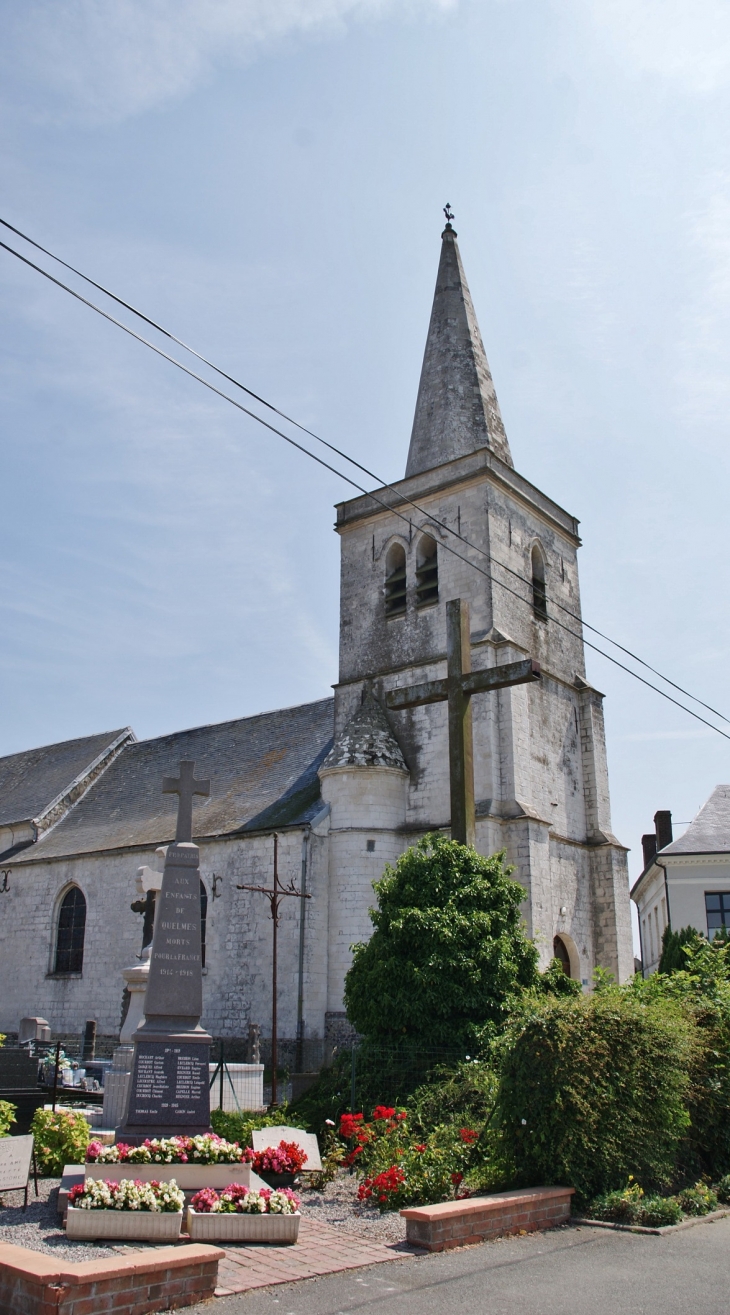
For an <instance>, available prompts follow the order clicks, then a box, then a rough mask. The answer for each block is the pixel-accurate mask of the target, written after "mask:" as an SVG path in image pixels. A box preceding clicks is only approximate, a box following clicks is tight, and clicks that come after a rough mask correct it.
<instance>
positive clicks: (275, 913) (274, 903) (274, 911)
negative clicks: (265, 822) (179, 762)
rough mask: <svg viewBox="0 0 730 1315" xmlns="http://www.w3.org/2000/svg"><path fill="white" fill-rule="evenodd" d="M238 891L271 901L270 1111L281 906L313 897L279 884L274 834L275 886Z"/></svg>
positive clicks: (273, 1105) (273, 1090) (275, 1048)
mask: <svg viewBox="0 0 730 1315" xmlns="http://www.w3.org/2000/svg"><path fill="white" fill-rule="evenodd" d="M236 889H237V890H253V891H256V892H257V894H259V895H265V896H266V898H267V899H268V901H269V907H270V909H271V917H272V920H273V923H274V944H273V950H272V975H271V993H272V998H271V1104H270V1106H269V1109H276V1106H277V1105H278V1103H279V1102H278V1100H277V1090H276V1070H277V1067H278V1063H279V1046H278V1037H277V1022H278V1020H277V1016H276V997H277V995H278V986H277V949H278V946H277V931H278V928H279V905H280V903H281V901H282V898H283V897H284V896H285V895H293V896H294V898H295V899H311V898H312V896H311V895H307V894H305V893H304V892H303V891H301V890H297V889H296V887H295V885H294V882H293V881H290V882H289V885H288V886H282V885H281V884H280V882H279V837H278V835H277V834H276V833H274V885H273V888H272V887H270V886H237V887H236Z"/></svg>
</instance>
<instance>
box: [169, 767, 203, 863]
mask: <svg viewBox="0 0 730 1315" xmlns="http://www.w3.org/2000/svg"><path fill="white" fill-rule="evenodd" d="M162 793H163V794H176V795H178V805H177V829H176V831H175V843H176V844H179V843H183V844H184V843H186V842H187V843H188V844H189V843H190V842H191V840H192V838H193V795H196V794H203V795H209V794H210V781H196V779H195V763H194V762H191V761H190V760H184V761H183V762H181V763H180V775H179V776H163V778H162Z"/></svg>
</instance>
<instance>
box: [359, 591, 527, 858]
mask: <svg viewBox="0 0 730 1315" xmlns="http://www.w3.org/2000/svg"><path fill="white" fill-rule="evenodd" d="M446 670H447V673H448V674H447V676H446V679H445V680H429V681H426V682H425V683H424V684H423V685H409V686H406V687H405V688H403V689H392V690H390V692H389V693H388V694H386V696H385V702H386V705H387V706H388V707H389V708H393V710H394V711H395V710H402V709H404V708H418V707H420V706H421V705H422V704H424V703H447V704H448V709H449V780H450V787H451V838H452V840H458V841H459V843H460V844H461V845H473V844H474V841H475V824H474V751H473V747H472V727H471V697H472V694H481V693H483V692H486V691H487V690H490V689H505V688H506V687H508V686H510V685H525V684H531V683H532V682H533V681H535V680H539V679H540V664H539V662H535V660H534V659H533V658H525V659H524V660H523V661H522V662H508V663H506V664H505V665H504V666H502V667H487V668H486V669H485V670H482V671H472V669H471V632H470V625H469V604H468V603H467V602H464V601H463V600H462V599H461V598H452V599H451V601H450V602H448V603H447V604H446Z"/></svg>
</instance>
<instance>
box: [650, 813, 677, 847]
mask: <svg viewBox="0 0 730 1315" xmlns="http://www.w3.org/2000/svg"><path fill="white" fill-rule="evenodd" d="M654 826H655V828H656V847H657V850H660V849H664V848H665V846H666V845H671V843H672V840H673V839H674V837H673V835H672V814H671V813H670V812H669V811H668V810H666V811H665V812H659V813H655V814H654Z"/></svg>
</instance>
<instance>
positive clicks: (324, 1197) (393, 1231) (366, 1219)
mask: <svg viewBox="0 0 730 1315" xmlns="http://www.w3.org/2000/svg"><path fill="white" fill-rule="evenodd" d="M357 1187H358V1182H357V1178H356V1177H355V1175H354V1174H352V1175H350V1174H349V1173H348V1172H347V1170H346V1169H340V1170H339V1171H338V1174H337V1177H336V1178H335V1180H334V1182H331V1183H328V1184H327V1186H326V1187H325V1188H324V1190H323V1191H321V1192H314V1191H309V1190H305V1191H303V1192H302V1193H301V1197H302V1214H306V1215H309V1216H310V1217H311V1218H312V1219H321V1220H322V1222H323V1223H325V1224H333V1225H334V1226H335V1228H346V1229H347V1230H348V1231H350V1232H355V1233H359V1235H360V1237H363V1238H366V1237H369V1238H372V1239H373V1241H378V1242H405V1240H406V1221H405V1219H401V1217H400V1215H399V1214H398V1211H397V1210H395V1211H393V1212H392V1213H390V1214H386V1215H381V1214H380V1213H379V1211H378V1210H377V1209H376V1208H375V1207H374V1206H372V1205H366V1204H364V1203H362V1202H360V1201H358V1199H357Z"/></svg>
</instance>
